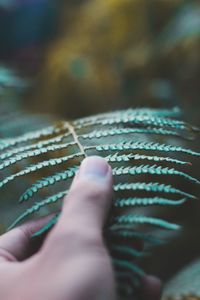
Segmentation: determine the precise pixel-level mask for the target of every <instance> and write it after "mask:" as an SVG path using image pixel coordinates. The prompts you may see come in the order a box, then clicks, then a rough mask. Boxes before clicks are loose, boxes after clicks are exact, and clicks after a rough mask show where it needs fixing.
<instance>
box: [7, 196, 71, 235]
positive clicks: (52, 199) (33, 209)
mask: <svg viewBox="0 0 200 300" xmlns="http://www.w3.org/2000/svg"><path fill="white" fill-rule="evenodd" d="M66 194H67V191H64V192H59V193H57V194H55V195H53V196H51V197H48V198H47V199H45V200H42V201H40V202H36V203H35V204H34V205H33V206H31V207H30V208H28V209H27V210H26V211H25V212H24V213H23V214H21V215H20V216H19V217H18V218H17V219H16V220H15V221H14V222H13V223H12V224H11V225H10V226H9V227H8V230H10V229H12V228H14V227H15V226H16V225H17V224H19V223H21V222H22V221H23V220H24V219H25V218H27V217H28V216H30V215H32V214H33V213H35V212H37V211H39V210H40V209H41V208H42V207H44V206H46V205H49V204H52V203H55V202H57V201H59V200H61V199H63V198H64V197H65V195H66Z"/></svg>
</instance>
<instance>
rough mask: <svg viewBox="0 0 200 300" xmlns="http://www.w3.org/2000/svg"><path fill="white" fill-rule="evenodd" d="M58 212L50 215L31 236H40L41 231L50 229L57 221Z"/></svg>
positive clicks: (44, 231)
mask: <svg viewBox="0 0 200 300" xmlns="http://www.w3.org/2000/svg"><path fill="white" fill-rule="evenodd" d="M59 216H60V214H56V215H55V216H54V217H52V218H51V219H50V220H49V221H48V222H47V223H46V224H45V225H44V226H43V227H42V228H41V229H40V230H38V231H36V232H35V233H34V234H33V235H32V237H37V236H40V235H41V234H43V233H46V232H47V231H48V230H49V229H51V228H52V227H53V226H54V225H55V224H56V223H57V221H58V219H59Z"/></svg>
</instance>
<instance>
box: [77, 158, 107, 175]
mask: <svg viewBox="0 0 200 300" xmlns="http://www.w3.org/2000/svg"><path fill="white" fill-rule="evenodd" d="M108 170H109V165H108V164H107V162H106V161H105V159H103V158H102V157H99V156H91V157H88V158H85V159H84V160H83V162H82V164H81V167H80V171H79V178H80V177H84V176H95V177H100V178H104V177H105V176H106V175H107V173H108Z"/></svg>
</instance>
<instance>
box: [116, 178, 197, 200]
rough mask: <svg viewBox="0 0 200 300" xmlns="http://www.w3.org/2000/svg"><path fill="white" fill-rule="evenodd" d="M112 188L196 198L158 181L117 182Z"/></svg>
mask: <svg viewBox="0 0 200 300" xmlns="http://www.w3.org/2000/svg"><path fill="white" fill-rule="evenodd" d="M114 190H115V191H116V192H118V191H125V190H132V191H137V190H139V191H146V192H154V193H170V194H177V195H181V196H184V197H186V198H192V199H196V197H195V196H194V195H191V194H188V193H185V192H183V191H181V190H179V189H176V188H174V187H172V186H171V185H165V184H163V183H159V182H149V183H147V182H136V183H126V182H125V183H119V184H116V185H115V186H114Z"/></svg>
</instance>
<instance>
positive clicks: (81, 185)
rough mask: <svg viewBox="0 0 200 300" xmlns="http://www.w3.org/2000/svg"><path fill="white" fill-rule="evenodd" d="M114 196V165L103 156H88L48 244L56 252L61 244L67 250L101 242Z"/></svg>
mask: <svg viewBox="0 0 200 300" xmlns="http://www.w3.org/2000/svg"><path fill="white" fill-rule="evenodd" d="M111 199H112V171H111V167H110V166H109V165H108V164H107V162H106V161H105V160H104V159H103V158H100V157H96V156H93V157H90V158H86V159H85V160H84V161H83V162H82V164H81V167H80V169H79V172H78V174H77V175H76V177H75V179H74V181H73V183H72V186H71V189H70V191H69V193H68V195H67V197H66V198H65V199H64V205H63V210H62V213H61V216H60V219H59V221H58V223H57V224H56V226H55V228H54V229H53V230H52V232H51V233H50V235H49V239H47V244H48V242H50V241H51V242H52V244H51V245H53V248H54V249H55V248H56V252H57V250H58V247H59V248H62V249H65V251H66V248H67V249H68V250H69V248H74V247H75V248H77V247H78V248H79V247H80V246H81V247H83V243H84V244H85V243H87V241H89V240H90V241H91V240H93V241H94V240H96V241H97V240H99V241H100V242H101V241H102V229H103V225H104V222H105V219H106V216H107V213H108V210H109V208H110V206H111ZM48 240H49V241H48ZM51 252H52V248H51ZM65 253H66V252H65Z"/></svg>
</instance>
